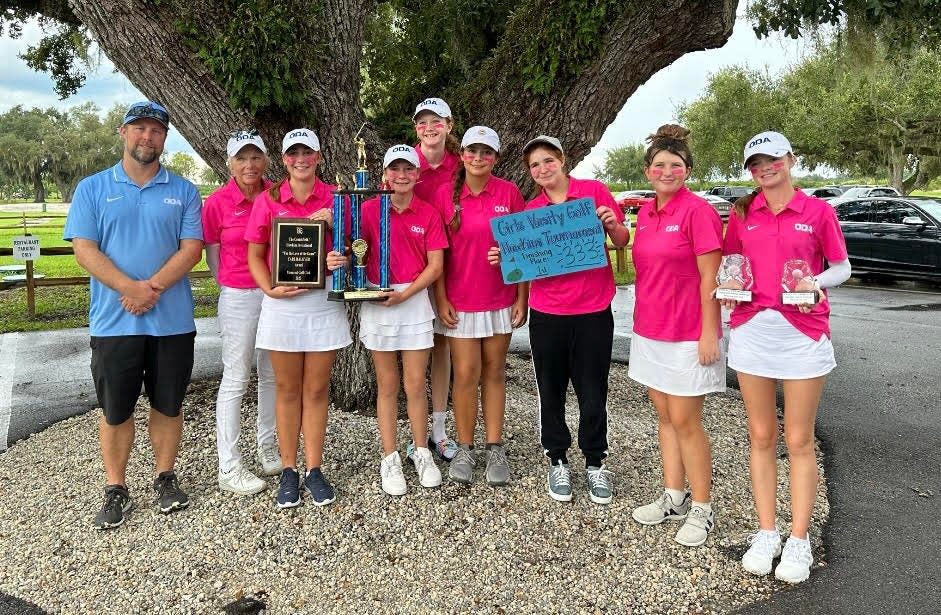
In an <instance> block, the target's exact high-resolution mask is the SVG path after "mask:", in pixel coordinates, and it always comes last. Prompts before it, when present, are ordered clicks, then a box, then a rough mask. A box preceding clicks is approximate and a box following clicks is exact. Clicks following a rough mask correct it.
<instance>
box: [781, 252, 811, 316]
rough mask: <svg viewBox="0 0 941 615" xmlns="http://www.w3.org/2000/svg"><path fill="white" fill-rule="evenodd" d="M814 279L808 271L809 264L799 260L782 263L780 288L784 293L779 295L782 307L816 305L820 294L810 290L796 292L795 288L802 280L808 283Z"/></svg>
mask: <svg viewBox="0 0 941 615" xmlns="http://www.w3.org/2000/svg"><path fill="white" fill-rule="evenodd" d="M813 277H814V274H813V272H812V271H811V270H810V264H809V263H808V262H807V261H805V260H801V259H799V258H795V259H791V260H789V261H787V262H786V263H784V273H783V275H782V276H781V286H782V287H783V288H784V292H783V293H781V303H783V304H784V305H803V304H814V303H817V301H818V299H819V297H820V293H819V292H818V291H817V290H815V289H813V288H811V289H810V290H798V289H797V287H798V285H799V284H800V283H801V281H803V280H805V279H806V280H807V281H810V280H812V279H813Z"/></svg>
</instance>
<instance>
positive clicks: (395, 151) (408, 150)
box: [382, 144, 421, 169]
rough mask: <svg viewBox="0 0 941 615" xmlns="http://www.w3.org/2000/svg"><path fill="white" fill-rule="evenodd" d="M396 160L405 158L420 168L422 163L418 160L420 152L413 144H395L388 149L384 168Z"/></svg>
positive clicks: (383, 161) (384, 159)
mask: <svg viewBox="0 0 941 615" xmlns="http://www.w3.org/2000/svg"><path fill="white" fill-rule="evenodd" d="M396 160H404V161H405V162H408V163H409V164H411V165H412V166H414V167H416V168H418V167H419V166H421V164H420V163H419V162H418V152H416V151H415V148H414V147H412V146H411V145H404V144H399V145H393V146H392V147H390V148H389V149H388V150H386V155H385V158H383V159H382V168H383V169H385V168H387V167H388V166H389V165H390V164H392V163H393V162H395V161H396Z"/></svg>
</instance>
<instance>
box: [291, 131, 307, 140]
mask: <svg viewBox="0 0 941 615" xmlns="http://www.w3.org/2000/svg"><path fill="white" fill-rule="evenodd" d="M308 136H310V135H308V134H307V131H306V130H295V131H294V132H292V133H290V134H289V135H288V139H293V138H294V137H308Z"/></svg>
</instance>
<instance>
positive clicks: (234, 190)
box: [202, 177, 271, 288]
mask: <svg viewBox="0 0 941 615" xmlns="http://www.w3.org/2000/svg"><path fill="white" fill-rule="evenodd" d="M263 181H264V189H265V190H267V189H268V188H270V187H271V182H270V181H268V180H263ZM252 204H253V203H252V201H250V200H249V199H248V198H247V197H246V196H245V195H244V194H242V191H241V189H239V185H238V184H237V183H236V182H235V178H234V177H233V178H230V179H229V181H228V183H226V185H224V186H222V187H221V188H219V189H218V190H216V191H215V192H213V193H212V194H210V195H209V196H208V197H206V202H205V203H203V214H202V215H203V241H204V242H205V243H206V245H207V246H208V245H212V244H219V271H218V278H219V284H221V285H222V286H228V287H230V288H255V287H256V286H257V284H255V280H254V279H253V278H252V274H251V272H249V270H248V242H247V241H245V226H246V225H247V224H248V218H249V216H250V215H251V212H252Z"/></svg>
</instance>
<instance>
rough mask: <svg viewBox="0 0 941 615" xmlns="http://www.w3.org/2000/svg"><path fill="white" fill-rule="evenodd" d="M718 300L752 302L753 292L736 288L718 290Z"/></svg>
mask: <svg viewBox="0 0 941 615" xmlns="http://www.w3.org/2000/svg"><path fill="white" fill-rule="evenodd" d="M716 299H732V300H734V301H751V291H750V290H741V289H736V288H717V289H716Z"/></svg>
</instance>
